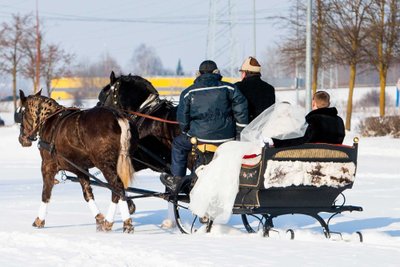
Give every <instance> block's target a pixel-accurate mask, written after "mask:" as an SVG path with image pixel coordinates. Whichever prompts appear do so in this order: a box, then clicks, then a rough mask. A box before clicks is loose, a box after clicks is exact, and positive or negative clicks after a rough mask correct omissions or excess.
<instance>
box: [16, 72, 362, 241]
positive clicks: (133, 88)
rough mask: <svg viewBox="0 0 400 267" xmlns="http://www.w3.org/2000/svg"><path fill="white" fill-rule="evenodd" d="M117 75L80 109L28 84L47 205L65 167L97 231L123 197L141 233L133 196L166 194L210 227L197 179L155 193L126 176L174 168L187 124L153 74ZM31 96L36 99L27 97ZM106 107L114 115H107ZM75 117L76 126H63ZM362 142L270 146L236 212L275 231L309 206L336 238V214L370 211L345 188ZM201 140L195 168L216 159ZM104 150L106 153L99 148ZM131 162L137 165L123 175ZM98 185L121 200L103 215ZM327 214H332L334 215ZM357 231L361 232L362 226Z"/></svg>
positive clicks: (26, 129)
mask: <svg viewBox="0 0 400 267" xmlns="http://www.w3.org/2000/svg"><path fill="white" fill-rule="evenodd" d="M110 78H111V79H110V84H109V85H107V86H106V87H105V88H104V89H103V90H102V93H101V95H100V97H99V98H100V105H99V106H107V108H104V107H97V108H94V110H95V111H93V110H92V111H90V110H89V111H72V110H71V109H67V108H64V107H62V106H59V105H58V104H57V105H58V106H57V105H56V104H54V108H49V106H48V105H47V107H46V108H45V109H43V108H39V107H41V104H40V103H41V102H46V103H48V102H53V101H54V100H50V99H48V98H45V97H42V96H40V97H39V96H29V97H27V98H25V96H24V95H23V93H22V95H21V96H22V97H21V100H22V105H23V110H24V112H23V113H22V114H21V134H20V142H21V144H23V145H28V143H29V142H30V141H29V139H31V140H33V139H34V138H35V137H36V135H39V137H40V141H39V146H40V150H41V156H42V159H43V163H42V173H43V181H44V185H43V194H42V206H43V205H47V203H48V201H49V199H50V194H51V188H52V187H53V185H52V183H53V179H54V175H55V174H56V173H57V171H59V170H68V171H70V172H72V173H75V174H76V177H75V176H71V175H68V176H67V178H68V179H70V180H72V181H79V182H80V183H81V186H82V190H83V192H84V198H85V200H86V201H87V202H88V204H89V207H90V209H91V211H92V213H93V215H94V216H95V218H96V224H97V229H98V230H105V231H108V230H111V227H112V222H113V219H114V215H115V210H116V207H117V205H118V206H119V208H120V211H121V214H122V217H123V221H124V228H123V229H124V231H125V232H133V225H132V221H131V219H130V217H129V215H128V206H130V207H129V208H130V209H129V211H131V212H133V210H134V205H133V203H132V202H131V200H133V199H135V198H142V197H159V198H162V199H165V200H166V201H168V202H171V203H172V204H173V206H174V215H175V219H176V223H177V226H178V227H179V229H180V230H181V231H182V232H183V233H192V232H194V231H196V230H197V229H198V228H199V227H201V226H203V225H205V227H206V229H207V231H210V230H211V227H212V225H213V220H212V219H210V218H197V216H196V215H194V214H192V213H191V211H190V210H189V208H188V206H189V203H190V194H189V192H190V188H191V186H192V185H191V184H185V185H183V186H182V188H180V190H178V192H175V193H172V192H155V191H151V190H145V189H139V188H132V187H129V186H128V182H127V181H126V180H125V182H122V180H121V179H119V177H122V176H126V175H130V174H131V173H132V170H131V169H130V167H129V166H131V165H133V169H135V171H138V170H141V169H144V168H151V169H153V170H156V171H159V172H168V171H169V162H170V148H171V142H172V139H173V137H174V136H176V135H177V134H178V133H179V128H178V125H177V123H176V122H175V118H176V117H175V107H174V105H173V104H172V103H171V102H170V101H168V100H162V99H160V98H159V96H158V93H157V91H156V90H155V89H154V87H152V85H151V84H150V83H149V82H147V81H146V80H145V79H143V78H141V77H138V76H130V75H129V76H120V77H118V78H117V77H115V75H114V74H113V73H112V74H111V77H110ZM30 98H31V99H32V98H35V99H36V101H27V99H30ZM28 102H29V103H30V104H28ZM33 102H34V103H33ZM54 102H55V101H54ZM32 103H33V104H32ZM50 106H52V105H50ZM110 108H112V109H110ZM60 110H61V111H60ZM82 112H83V113H82ZM95 113H101V114H103V115H102V116H98V115H95ZM88 114H89V115H88ZM90 114H91V115H90ZM104 114H105V115H106V118H107V119H104V118H103V116H104ZM91 116H92V117H91ZM39 118H41V120H40V119H39ZM90 118H91V119H90ZM97 120H98V121H97ZM99 121H101V123H99ZM97 124H99V125H97ZM107 124H108V125H109V126H107ZM67 125H69V128H68V129H67V128H63V127H66V126H67ZM110 125H111V126H110ZM118 125H119V126H118ZM71 127H72V129H73V130H72V131H71ZM108 135H110V139H111V142H109V143H107V141H106V139H108V138H109V137H108ZM89 141H90V142H89ZM357 142H358V140H356V139H355V140H354V144H353V145H352V146H345V145H329V144H304V145H301V146H296V147H288V148H273V147H269V146H268V145H266V146H264V148H263V149H262V152H261V154H260V155H255V159H253V160H252V161H253V162H252V163H251V164H244V165H242V167H241V171H240V177H239V180H240V181H239V184H240V185H239V191H238V194H237V196H236V199H235V203H234V207H233V210H232V213H233V214H238V215H241V217H242V221H243V225H244V227H245V229H246V230H247V231H248V232H250V233H253V232H257V231H258V230H262V233H263V235H264V236H268V235H269V233H270V231H271V230H272V229H273V219H274V218H276V217H278V216H281V215H286V214H304V215H308V216H311V217H313V218H315V219H316V220H317V221H318V222H319V223H320V225H321V227H322V228H323V232H324V234H325V236H326V237H327V238H330V237H331V234H332V233H335V232H332V231H331V230H330V228H329V223H330V221H331V219H332V218H333V217H334V216H335V215H337V214H341V213H342V212H345V211H350V212H351V211H362V208H361V207H358V206H349V205H345V200H346V199H345V197H344V194H343V191H344V190H346V189H350V188H351V187H352V185H353V182H354V178H355V173H356V166H357V150H358V144H357ZM89 143H90V144H89ZM68 145H69V147H68ZM103 145H104V147H102V146H103ZM193 145H194V147H193V153H192V156H193V158H192V159H193V160H192V161H191V168H192V169H195V167H197V166H199V165H201V164H207V163H208V162H209V161H210V160H211V159H212V155H213V151H208V150H207V149H206V150H204V147H205V146H203V145H202V144H200V145H199V144H197V142H193ZM96 153H101V154H100V156H99V155H97V156H96V155H95V154H96ZM104 155H107V157H104ZM102 157H103V158H102ZM104 158H107V159H106V160H105V159H104ZM119 161H120V162H119ZM122 162H123V163H122ZM130 164H131V165H130ZM122 165H125V168H128V170H130V171H129V172H128V173H125V174H122V172H123V168H122ZM94 166H95V167H97V168H99V169H100V170H101V171H102V172H103V174H104V177H105V178H106V180H107V182H104V181H102V180H100V179H98V178H97V177H96V176H94V175H93V174H91V173H90V172H89V168H92V167H94ZM117 166H119V167H120V168H118V167H117ZM299 166H300V167H299ZM294 167H295V168H294ZM296 168H297V169H296ZM49 170H50V171H49ZM300 172H302V173H301V174H299V173H300ZM192 173H194V172H192ZM294 173H296V175H297V176H296V177H299V175H300V176H302V177H303V178H302V180H301V182H299V181H298V180H293V179H292V180H290V179H291V178H290V177H292V176H291V175H293V174H294ZM288 181H289V182H288ZM90 185H96V186H103V187H107V188H109V189H110V190H111V191H112V203H113V204H112V205H110V209H109V211H108V213H107V216H103V215H102V213H100V211H99V210H98V209H97V207H96V205H95V204H93V203H94V197H93V194H92V190H91V187H90ZM339 196H342V203H340V204H339V203H337V200H336V199H337V197H339ZM43 203H44V204H43ZM128 204H130V205H128ZM43 209H45V207H44V208H41V210H40V211H39V216H38V218H37V219H36V220H35V222H34V226H36V227H43V226H44V218H43V217H44V216H43V213H44V212H43ZM320 213H328V214H331V216H330V217H329V218H328V219H327V220H325V219H323V217H322V216H321V215H320ZM41 217H42V218H41ZM289 232H290V234H291V238H294V232H293V230H289ZM358 234H359V237H360V241H362V235H361V233H358Z"/></svg>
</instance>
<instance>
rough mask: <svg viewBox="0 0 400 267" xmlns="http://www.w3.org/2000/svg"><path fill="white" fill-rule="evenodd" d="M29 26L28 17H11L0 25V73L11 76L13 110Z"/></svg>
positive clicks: (15, 106)
mask: <svg viewBox="0 0 400 267" xmlns="http://www.w3.org/2000/svg"><path fill="white" fill-rule="evenodd" d="M31 24H32V23H31V16H30V15H24V16H21V15H12V19H11V22H10V23H6V22H4V23H3V24H2V25H1V30H0V31H1V32H2V41H1V43H0V45H1V49H0V61H1V62H2V64H1V69H0V71H1V72H4V73H7V74H11V77H12V93H13V101H14V109H16V108H17V74H18V72H19V71H20V70H21V65H20V63H21V59H22V58H23V53H22V43H23V39H24V38H25V36H26V32H27V30H28V31H29V28H30V25H31Z"/></svg>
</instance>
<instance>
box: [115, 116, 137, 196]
mask: <svg viewBox="0 0 400 267" xmlns="http://www.w3.org/2000/svg"><path fill="white" fill-rule="evenodd" d="M118 124H119V126H120V127H121V138H120V142H121V148H120V151H119V156H118V162H117V173H118V176H119V177H120V178H121V180H122V183H123V184H124V188H127V187H128V186H129V184H130V182H131V179H132V177H133V174H134V172H135V170H134V169H133V165H132V161H131V157H130V155H129V148H130V141H131V131H130V126H129V121H128V120H127V119H123V118H119V119H118Z"/></svg>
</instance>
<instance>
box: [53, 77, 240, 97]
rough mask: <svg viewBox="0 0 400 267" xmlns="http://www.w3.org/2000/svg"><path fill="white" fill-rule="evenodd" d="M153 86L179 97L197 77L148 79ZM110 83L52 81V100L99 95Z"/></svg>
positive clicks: (74, 79)
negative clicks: (89, 91) (89, 93)
mask: <svg viewBox="0 0 400 267" xmlns="http://www.w3.org/2000/svg"><path fill="white" fill-rule="evenodd" d="M146 79H147V80H148V81H150V82H151V83H152V84H153V86H154V87H155V88H156V89H157V91H158V92H159V93H160V95H168V96H172V95H179V94H180V93H181V91H182V90H183V89H185V88H187V87H189V86H190V85H192V84H193V81H194V79H195V77H173V76H163V77H161V76H160V77H146ZM223 80H224V81H227V82H230V83H235V82H237V81H238V80H239V79H237V78H230V77H224V78H223ZM109 82H110V79H109V78H101V77H94V78H81V77H71V78H59V79H53V80H52V81H51V88H52V89H53V90H52V92H51V98H53V99H72V98H74V95H75V94H76V93H77V92H79V91H80V90H87V89H88V88H96V89H97V88H98V92H97V94H98V93H99V92H100V90H101V89H102V88H103V87H104V86H106V85H107V84H108V83H109Z"/></svg>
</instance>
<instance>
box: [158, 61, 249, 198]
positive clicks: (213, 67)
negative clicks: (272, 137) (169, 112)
mask: <svg viewBox="0 0 400 267" xmlns="http://www.w3.org/2000/svg"><path fill="white" fill-rule="evenodd" d="M197 76H198V77H197V78H196V80H195V81H194V84H193V85H191V86H189V87H188V88H186V89H185V90H183V91H182V93H181V95H180V99H179V105H178V111H177V119H178V122H179V125H180V128H181V130H182V134H181V135H179V136H177V137H175V138H174V140H173V142H172V152H171V156H172V159H171V174H172V175H173V176H170V175H167V174H162V175H161V176H160V179H161V182H162V183H163V184H164V185H165V186H166V187H167V188H169V189H170V190H171V191H176V189H178V188H179V185H180V184H181V183H182V177H184V176H185V175H186V165H187V157H188V155H189V152H190V151H191V149H192V144H191V143H190V137H192V136H194V137H197V140H199V141H200V142H203V143H216V144H220V143H223V142H226V141H230V140H234V139H235V136H236V127H244V126H246V125H247V123H248V113H247V101H246V98H245V97H244V96H243V95H242V93H241V92H240V91H239V90H238V89H237V88H236V86H235V85H233V84H231V83H228V82H223V81H221V79H222V76H221V75H220V74H219V70H218V68H217V64H215V62H214V61H211V60H206V61H203V62H202V63H201V64H200V67H199V71H198V75H197Z"/></svg>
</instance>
